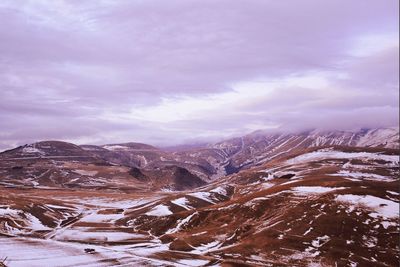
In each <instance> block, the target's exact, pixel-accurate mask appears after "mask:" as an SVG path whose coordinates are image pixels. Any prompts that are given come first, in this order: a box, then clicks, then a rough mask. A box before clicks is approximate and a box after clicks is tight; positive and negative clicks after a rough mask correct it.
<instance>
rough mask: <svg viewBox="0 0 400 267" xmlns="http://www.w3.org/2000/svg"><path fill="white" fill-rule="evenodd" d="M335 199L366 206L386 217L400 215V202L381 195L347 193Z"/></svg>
mask: <svg viewBox="0 0 400 267" xmlns="http://www.w3.org/2000/svg"><path fill="white" fill-rule="evenodd" d="M335 200H336V201H339V202H346V203H349V204H352V205H361V206H365V207H367V208H369V209H372V210H374V211H376V212H377V213H378V214H377V216H383V217H386V218H396V217H398V216H399V203H397V202H394V201H391V200H387V199H383V198H380V197H375V196H371V195H364V196H359V195H351V194H346V195H338V196H337V197H336V198H335ZM370 215H372V217H374V216H375V214H370Z"/></svg>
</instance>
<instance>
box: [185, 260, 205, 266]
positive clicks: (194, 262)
mask: <svg viewBox="0 0 400 267" xmlns="http://www.w3.org/2000/svg"><path fill="white" fill-rule="evenodd" d="M178 263H180V264H183V265H187V266H204V265H206V264H207V263H209V261H207V260H200V259H184V260H179V261H178Z"/></svg>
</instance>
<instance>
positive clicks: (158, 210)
mask: <svg viewBox="0 0 400 267" xmlns="http://www.w3.org/2000/svg"><path fill="white" fill-rule="evenodd" d="M171 214H172V212H171V211H170V210H169V208H168V207H167V206H165V205H164V204H160V205H157V206H155V207H154V208H152V209H151V210H150V211H148V212H146V213H145V215H148V216H156V217H162V216H168V215H171Z"/></svg>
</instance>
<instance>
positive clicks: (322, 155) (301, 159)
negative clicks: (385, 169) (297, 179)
mask: <svg viewBox="0 0 400 267" xmlns="http://www.w3.org/2000/svg"><path fill="white" fill-rule="evenodd" d="M355 158H359V159H366V160H384V161H388V162H391V163H392V164H398V163H399V156H397V155H384V154H378V153H369V152H353V153H351V152H343V151H335V150H330V149H321V150H318V151H314V152H310V153H306V154H303V155H300V156H297V157H295V158H292V159H289V160H287V161H286V163H287V164H299V163H306V162H310V161H315V160H323V159H355Z"/></svg>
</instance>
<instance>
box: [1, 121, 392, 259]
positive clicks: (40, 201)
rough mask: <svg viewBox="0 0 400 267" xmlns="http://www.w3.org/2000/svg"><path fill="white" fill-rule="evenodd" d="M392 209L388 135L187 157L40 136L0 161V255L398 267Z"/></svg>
mask: <svg viewBox="0 0 400 267" xmlns="http://www.w3.org/2000/svg"><path fill="white" fill-rule="evenodd" d="M399 201H400V193H399V129H398V128H379V129H363V130H359V131H354V132H350V131H319V130H311V131H306V132H301V133H268V132H264V131H257V132H254V133H251V134H248V135H245V136H242V137H238V138H232V139H228V140H224V141H222V142H218V143H213V144H206V145H202V146H194V147H191V146H188V147H187V149H182V147H180V148H175V149H174V148H168V149H163V148H157V147H154V146H151V145H147V144H141V143H122V144H119V143H118V144H106V145H97V146H95V145H75V144H71V143H66V142H61V141H42V142H37V143H33V144H28V145H23V146H20V147H17V148H14V149H11V150H7V151H4V152H2V153H0V259H1V257H7V258H8V259H9V260H8V261H9V262H8V264H9V265H10V266H14V265H15V266H26V265H29V266H44V265H46V264H47V265H48V264H49V262H50V264H51V263H52V262H53V263H55V262H58V263H59V264H61V266H71V264H73V265H74V266H81V265H85V266H282V265H284V266H396V265H397V264H398V262H399V260H400V258H399V255H400V253H399V252H400V247H399V244H398V235H399V232H400V225H399V221H398V216H399ZM49 252H51V253H49ZM1 253H3V255H2V254H1ZM32 253H34V254H35V257H34V258H33V257H31V256H30V255H32ZM60 259H64V260H63V261H60ZM63 262H65V264H64V263H63ZM67 263H68V264H69V265H68V264H67ZM6 264H7V262H6ZM63 264H64V265H63Z"/></svg>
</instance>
